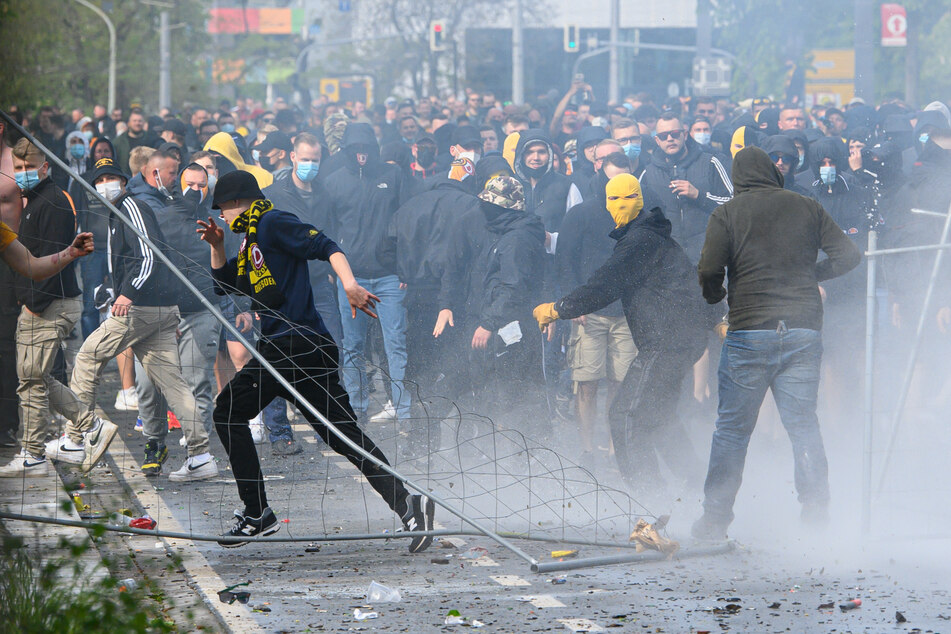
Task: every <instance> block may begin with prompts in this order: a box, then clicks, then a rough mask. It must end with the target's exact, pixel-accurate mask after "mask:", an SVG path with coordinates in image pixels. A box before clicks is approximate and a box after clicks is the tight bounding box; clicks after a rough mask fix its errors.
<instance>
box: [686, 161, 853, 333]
mask: <svg viewBox="0 0 951 634" xmlns="http://www.w3.org/2000/svg"><path fill="white" fill-rule="evenodd" d="M733 185H734V187H735V189H736V196H735V197H734V198H733V200H731V201H730V202H728V203H725V204H723V205H721V206H720V207H717V209H716V211H714V212H713V215H712V216H711V217H710V224H709V226H708V227H707V235H706V242H704V245H703V253H702V255H701V257H700V265H699V267H698V271H699V276H700V284H701V286H702V288H703V296H704V298H706V300H707V302H709V303H711V304H713V303H717V302H719V301H720V300H722V299H723V297H724V296H725V295H728V302H729V305H730V313H729V320H730V330H762V329H774V328H776V321H777V320H784V321H785V322H786V325H787V327H789V328H811V329H813V330H819V329H820V328H821V327H822V301H821V299H820V297H819V285H818V282H821V281H823V280H827V279H831V278H833V277H837V276H839V275H842V274H843V273H846V272H847V271H849V270H851V269H853V268H855V266H856V265H857V264H858V263H859V260H860V258H861V252H860V251H859V250H858V249H857V248H856V246H855V245H854V244H853V243H852V242H851V241H850V240H849V239H848V238H847V237H846V235H845V234H844V233H842V230H841V229H840V228H839V227H838V226H837V225H836V224H835V221H833V220H832V217H831V216H830V215H829V214H828V213H827V212H826V210H825V209H823V208H822V205H820V204H819V203H818V202H816V201H815V200H813V199H811V198H806V197H805V196H800V195H799V194H794V193H792V192H790V191H786V190H784V189H783V188H782V187H783V177H782V175H781V174H780V173H779V170H777V169H776V166H775V165H773V163H772V161H770V160H769V157H768V156H767V155H766V153H765V152H763V151H762V150H761V149H759V148H756V147H749V148H745V149H743V150H740V151H739V152H738V153H737V155H736V156H735V157H734V159H733ZM820 249H821V250H822V251H824V252H825V254H826V255H827V256H828V258H826V259H824V260H822V261H820V262H818V263H817V259H818V255H819V250H820ZM726 274H729V286H728V288H729V291H725V290H724V289H723V279H724V276H725V275H726Z"/></svg>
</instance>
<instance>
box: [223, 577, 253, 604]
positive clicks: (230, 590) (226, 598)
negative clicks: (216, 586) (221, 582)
mask: <svg viewBox="0 0 951 634" xmlns="http://www.w3.org/2000/svg"><path fill="white" fill-rule="evenodd" d="M250 583H251V582H250V581H245V582H244V583H238V584H235V585H233V586H228V587H227V588H225V589H224V590H220V591H219V592H218V600H219V601H221V602H222V603H227V604H228V605H231V604H232V603H234V602H235V601H237V602H238V603H242V604H246V603H247V602H248V601H249V600H250V599H251V593H250V592H240V591H239V592H235V591H234V589H235V588H240V587H241V586H246V585H248V584H250Z"/></svg>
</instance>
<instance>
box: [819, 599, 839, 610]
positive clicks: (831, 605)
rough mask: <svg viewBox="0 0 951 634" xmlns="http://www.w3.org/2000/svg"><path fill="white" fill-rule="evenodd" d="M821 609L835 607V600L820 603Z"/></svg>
mask: <svg viewBox="0 0 951 634" xmlns="http://www.w3.org/2000/svg"><path fill="white" fill-rule="evenodd" d="M818 609H819V610H832V609H835V601H829V602H828V603H820V604H819V608H818Z"/></svg>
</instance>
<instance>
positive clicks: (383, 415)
mask: <svg viewBox="0 0 951 634" xmlns="http://www.w3.org/2000/svg"><path fill="white" fill-rule="evenodd" d="M388 420H396V408H395V407H393V402H392V401H387V402H386V405H384V406H383V409H381V410H380V411H379V412H378V413H376V414H374V415H373V416H371V417H370V422H371V423H385V422H386V421H388Z"/></svg>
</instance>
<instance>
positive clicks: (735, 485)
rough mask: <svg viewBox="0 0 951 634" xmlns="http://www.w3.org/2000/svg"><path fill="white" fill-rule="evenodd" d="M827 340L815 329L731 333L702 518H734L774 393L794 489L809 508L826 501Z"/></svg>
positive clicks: (781, 326) (721, 373)
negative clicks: (823, 372)
mask: <svg viewBox="0 0 951 634" xmlns="http://www.w3.org/2000/svg"><path fill="white" fill-rule="evenodd" d="M821 361H822V335H821V334H820V333H819V331H818V330H808V329H804V328H793V329H789V330H787V329H786V326H785V324H784V323H783V322H779V327H778V328H777V329H776V330H738V331H733V332H729V333H727V336H726V340H725V341H724V342H723V352H722V354H721V356H720V366H719V371H718V375H719V384H720V386H719V396H720V405H719V410H718V416H717V426H716V431H714V432H713V445H712V447H711V448H710V466H709V468H708V469H707V480H706V484H705V485H704V503H703V508H704V513H705V514H706V515H707V516H709V517H710V518H711V519H713V520H716V521H721V522H725V523H729V522H730V521H732V520H733V502H734V501H735V500H736V493H737V491H739V489H740V483H741V482H742V480H743V465H744V462H745V461H746V450H747V447H748V446H749V442H750V436H751V435H752V433H753V428H754V427H755V426H756V418H757V416H758V415H759V410H760V406H761V405H762V404H763V398H764V397H765V396H766V390H767V389H770V390H772V392H773V398H774V399H775V401H776V406H777V407H778V409H779V415H780V417H781V418H782V422H783V427H785V428H786V433H787V434H789V440H790V442H791V443H792V450H793V460H794V461H795V479H796V491H797V492H798V493H799V501H800V502H801V503H803V504H804V505H825V504H827V503H828V501H829V468H828V463H827V462H826V454H825V449H824V448H823V445H822V434H821V433H820V432H819V419H818V417H817V416H816V401H817V395H818V391H819V365H820V363H821Z"/></svg>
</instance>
